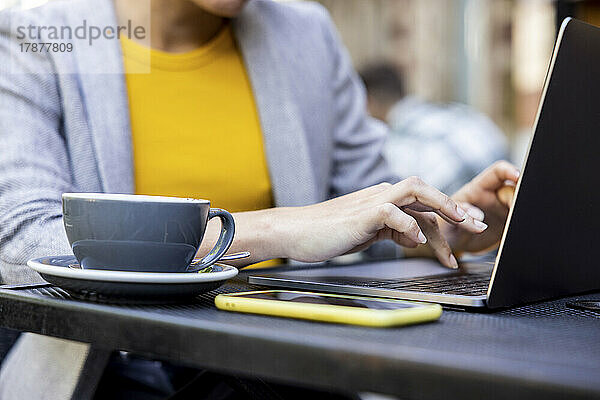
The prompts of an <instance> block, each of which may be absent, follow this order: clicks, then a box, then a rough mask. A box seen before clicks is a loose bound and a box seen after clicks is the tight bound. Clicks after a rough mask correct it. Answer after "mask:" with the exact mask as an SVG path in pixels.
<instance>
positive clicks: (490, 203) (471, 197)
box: [441, 161, 519, 252]
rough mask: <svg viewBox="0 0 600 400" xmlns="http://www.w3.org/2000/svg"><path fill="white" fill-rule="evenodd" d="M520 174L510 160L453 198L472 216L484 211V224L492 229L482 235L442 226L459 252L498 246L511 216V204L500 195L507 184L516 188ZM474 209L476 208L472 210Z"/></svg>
mask: <svg viewBox="0 0 600 400" xmlns="http://www.w3.org/2000/svg"><path fill="white" fill-rule="evenodd" d="M518 179H519V171H518V170H517V168H515V167H514V166H513V165H512V164H510V163H508V162H506V161H498V162H496V163H494V164H493V165H492V166H490V167H489V168H487V169H486V170H485V171H483V172H482V173H481V174H479V175H477V176H476V177H475V178H473V180H472V181H471V182H469V183H467V184H466V185H465V186H463V187H462V188H461V189H460V190H459V191H458V192H456V194H454V195H453V196H452V199H453V200H454V201H456V202H457V203H459V204H461V205H462V206H463V208H465V209H466V210H467V211H468V212H469V214H472V215H475V216H476V217H477V215H476V214H478V213H481V212H483V214H484V215H485V217H484V218H483V221H484V222H485V223H486V224H487V225H488V226H489V227H488V229H486V230H485V232H483V233H482V234H481V235H473V234H472V233H471V232H469V231H466V230H463V229H460V228H459V227H457V226H456V225H453V224H446V223H442V229H441V230H442V232H443V233H444V235H445V237H446V238H447V240H448V242H449V244H450V246H451V247H452V250H454V251H455V252H465V251H466V252H481V251H485V250H489V249H492V248H494V247H496V246H497V245H498V242H499V241H500V238H501V237H502V232H503V231H504V224H505V223H506V217H507V215H508V204H506V200H504V201H502V199H500V198H499V196H498V195H497V192H498V191H499V190H500V189H501V188H503V186H505V185H515V184H516V183H517V180H518ZM471 205H472V206H474V207H475V208H472V209H469V208H470V207H471Z"/></svg>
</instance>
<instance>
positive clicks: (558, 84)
mask: <svg viewBox="0 0 600 400" xmlns="http://www.w3.org/2000/svg"><path fill="white" fill-rule="evenodd" d="M597 251H598V253H597ZM248 281H249V282H250V283H253V284H259V285H264V286H272V287H281V288H294V289H304V290H312V291H322V292H333V293H347V294H358V295H369V296H380V297H390V298H398V299H408V300H422V301H431V302H436V303H441V304H446V305H455V306H462V307H479V308H489V309H495V308H502V307H510V306H515V305H520V304H524V303H530V302H535V301H540V300H546V299H550V298H556V297H560V296H566V295H572V294H576V293H583V292H588V291H594V290H600V28H597V27H594V26H592V25H588V24H586V23H583V22H581V21H577V20H574V19H570V18H568V19H566V20H565V21H564V22H563V23H562V25H561V28H560V31H559V34H558V39H557V41H556V45H555V47H554V52H553V55H552V60H551V62H550V67H549V69H548V73H547V75H546V81H545V83H544V89H543V92H542V97H541V101H540V105H539V109H538V113H537V117H536V121H535V125H534V134H533V137H532V139H531V142H530V144H529V150H528V152H527V156H526V159H525V162H524V165H523V166H522V169H521V178H520V179H519V182H518V184H517V187H516V190H515V198H514V203H513V207H512V208H511V211H510V212H509V215H508V220H507V223H506V226H505V229H504V233H503V235H502V240H501V242H500V247H499V249H498V253H497V256H496V257H495V259H494V261H489V262H467V263H464V262H461V265H460V268H459V270H458V271H451V270H447V269H444V268H443V267H441V265H439V264H438V263H437V262H435V261H434V260H423V259H414V260H411V259H404V260H392V261H386V262H373V263H361V264H358V265H353V266H344V267H332V266H327V265H323V266H317V265H315V266H312V267H308V268H302V269H292V270H289V271H286V270H282V271H281V272H275V271H273V272H262V273H259V272H258V271H257V272H256V273H252V272H251V275H250V276H249V278H248Z"/></svg>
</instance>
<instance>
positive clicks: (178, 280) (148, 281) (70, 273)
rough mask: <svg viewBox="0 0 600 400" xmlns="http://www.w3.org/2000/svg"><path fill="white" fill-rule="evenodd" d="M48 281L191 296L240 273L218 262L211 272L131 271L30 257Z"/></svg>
mask: <svg viewBox="0 0 600 400" xmlns="http://www.w3.org/2000/svg"><path fill="white" fill-rule="evenodd" d="M27 265H28V266H29V267H30V268H32V269H34V270H35V271H37V272H38V273H39V274H40V275H41V276H42V278H44V280H46V281H48V282H49V283H52V284H54V285H56V286H59V287H61V288H63V289H65V290H67V291H71V292H77V293H79V294H85V295H86V296H87V297H89V295H90V294H94V295H101V296H109V297H110V296H113V297H114V296H117V297H126V298H138V297H140V298H153V297H160V298H165V297H175V298H179V297H190V296H195V295H198V294H200V293H204V292H206V291H209V290H213V289H216V288H218V287H219V286H221V285H222V284H223V283H224V282H225V281H226V280H227V279H231V278H233V277H235V276H236V275H237V274H238V270H237V269H236V268H235V267H232V266H229V265H225V264H214V265H213V266H212V268H211V269H212V271H210V272H192V273H185V272H179V273H178V272H165V273H160V272H131V271H110V270H94V269H81V268H80V267H79V263H78V261H77V259H76V258H75V257H74V256H50V257H42V258H37V259H34V260H29V261H28V262H27Z"/></svg>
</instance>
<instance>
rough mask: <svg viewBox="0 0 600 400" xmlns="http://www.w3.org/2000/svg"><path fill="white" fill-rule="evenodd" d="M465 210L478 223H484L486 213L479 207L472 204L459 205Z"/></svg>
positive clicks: (461, 203)
mask: <svg viewBox="0 0 600 400" xmlns="http://www.w3.org/2000/svg"><path fill="white" fill-rule="evenodd" d="M458 204H459V205H460V206H461V207H462V208H463V209H464V210H466V211H467V214H469V215H470V216H471V217H473V219H475V220H477V221H483V220H484V219H485V213H484V212H483V211H482V210H481V208H479V207H475V206H474V205H473V204H471V203H465V202H459V203H458Z"/></svg>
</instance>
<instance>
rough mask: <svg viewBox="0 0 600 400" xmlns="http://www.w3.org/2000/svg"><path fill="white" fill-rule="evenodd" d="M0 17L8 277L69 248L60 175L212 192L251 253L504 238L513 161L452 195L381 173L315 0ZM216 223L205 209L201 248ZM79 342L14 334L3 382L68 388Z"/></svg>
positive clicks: (106, 1)
mask: <svg viewBox="0 0 600 400" xmlns="http://www.w3.org/2000/svg"><path fill="white" fill-rule="evenodd" d="M149 4H151V6H152V8H151V10H150V9H148V6H149ZM144 6H145V7H144ZM0 18H1V19H0V59H2V60H10V62H2V63H0V143H1V145H2V157H0V259H1V261H2V270H1V272H2V277H3V278H4V279H5V280H6V281H10V280H12V281H17V282H19V283H23V280H24V277H28V279H35V278H36V277H35V276H31V275H26V274H30V273H29V272H28V271H27V269H26V268H25V267H19V265H22V264H24V263H25V262H26V261H27V259H29V258H33V257H40V256H45V255H49V254H65V253H69V252H71V249H70V247H69V245H68V242H67V239H66V236H65V233H64V229H63V226H62V221H61V218H62V214H61V194H62V193H63V192H121V193H143V194H156V195H173V196H185V197H200V198H207V199H210V200H211V201H212V204H213V206H214V207H222V208H225V209H228V210H230V211H232V212H234V218H235V222H236V238H235V241H234V243H233V245H232V246H231V249H230V252H237V251H242V250H248V251H250V252H251V254H252V257H251V259H249V260H245V262H246V263H256V262H260V261H264V260H270V259H292V260H298V261H307V262H315V261H322V260H326V259H329V258H331V257H335V256H338V255H341V254H346V253H349V252H354V251H360V250H363V249H367V248H368V247H370V246H371V245H372V244H374V243H375V242H378V241H382V240H386V239H390V240H392V241H393V242H395V244H396V245H400V246H404V247H405V248H414V247H416V246H418V245H420V244H424V243H427V246H428V248H429V249H430V252H431V254H432V255H433V256H435V257H437V259H439V261H440V262H441V263H442V264H444V265H446V266H448V267H451V268H456V267H457V262H456V258H455V256H454V255H453V252H454V253H460V252H463V251H479V250H482V249H487V248H490V247H491V246H494V245H496V244H497V242H498V240H499V238H500V235H501V232H502V229H503V225H504V222H505V219H506V216H507V212H508V209H507V208H506V207H505V206H504V205H503V204H501V203H500V202H499V201H498V199H497V197H496V194H495V193H496V190H497V189H499V188H500V187H502V185H503V184H504V183H505V181H513V182H515V181H516V180H517V178H518V172H517V170H516V169H515V168H514V167H513V166H512V165H510V164H508V163H506V162H499V163H496V164H494V165H492V166H491V167H489V168H488V169H487V170H486V171H484V172H483V173H481V174H480V175H479V176H477V177H476V178H475V179H473V180H472V181H471V182H470V183H468V184H467V185H465V186H464V187H462V188H461V189H460V190H459V191H458V192H456V193H455V194H454V195H452V196H451V197H449V196H447V195H445V194H443V193H441V192H439V191H438V190H436V189H435V188H433V187H431V186H428V185H427V184H426V183H424V182H422V181H421V180H420V179H418V178H414V177H413V178H408V179H405V180H400V179H399V178H398V177H396V176H394V174H393V173H392V172H391V171H390V170H389V168H388V165H387V163H386V161H385V159H384V157H383V156H382V148H383V142H384V139H385V135H386V130H385V128H384V126H383V125H382V124H380V123H378V122H376V121H375V120H374V119H372V118H371V117H369V115H368V114H367V112H366V107H365V94H364V90H363V86H362V84H361V83H360V80H359V79H358V77H357V75H356V73H355V71H354V69H353V68H352V65H351V62H350V59H349V57H348V55H347V53H346V50H345V49H344V47H343V45H342V44H341V43H340V40H339V38H338V36H337V34H336V32H335V29H334V27H333V25H332V23H331V21H330V19H329V18H328V16H327V13H326V12H325V11H324V10H323V9H322V8H321V7H320V6H318V5H316V4H314V3H309V2H306V3H300V4H289V3H275V2H271V1H265V0H253V1H250V2H248V4H246V1H244V0H153V1H152V2H151V3H150V2H144V1H139V0H114V2H113V1H111V0H78V1H69V2H60V1H59V2H51V3H49V4H48V5H46V6H43V7H41V8H39V9H35V10H32V11H23V12H14V13H3V14H2V16H1V17H0ZM83 21H85V22H86V24H87V26H88V27H92V26H94V27H100V28H101V29H104V28H105V27H115V28H114V29H108V30H105V29H104V30H103V32H105V33H106V34H105V35H104V37H102V38H100V39H98V40H95V41H92V40H89V44H88V42H87V41H77V40H75V39H74V40H73V43H74V45H73V51H72V52H66V53H59V52H53V51H48V52H37V53H35V54H34V53H28V52H22V51H21V47H20V41H19V40H17V38H15V36H18V35H17V32H15V29H17V28H18V27H19V26H24V27H28V26H32V25H33V26H71V27H75V26H80V25H82V23H83ZM129 21H132V22H133V25H134V26H136V25H143V26H146V27H148V26H151V28H152V29H151V30H150V29H146V30H144V32H146V33H147V35H149V36H148V37H142V36H143V35H137V36H136V37H133V36H131V35H121V37H120V38H118V37H117V35H115V32H121V30H120V29H119V28H117V27H118V26H125V27H126V26H128V22H129ZM24 32H25V33H27V34H29V33H31V31H28V30H25V31H24ZM33 32H35V34H38V33H39V34H41V36H39V37H37V38H29V37H26V38H24V39H23V37H21V38H20V39H21V42H23V41H28V40H29V41H32V40H35V41H38V42H48V41H51V40H52V39H51V38H48V37H46V36H45V35H48V30H44V31H42V32H39V30H38V31H37V32H36V31H35V29H34V30H33ZM138 32H141V30H140V31H138ZM140 37H141V41H142V43H143V42H147V41H148V39H149V42H150V44H151V48H148V47H145V46H144V45H143V44H140V43H138V41H139V40H138V39H140ZM119 39H120V40H119ZM54 40H56V39H54ZM218 230H219V227H218V226H216V225H215V224H212V223H211V225H210V226H209V228H208V231H207V235H206V239H205V240H204V242H203V245H202V248H201V249H200V251H199V252H200V253H202V254H204V253H205V252H206V251H208V249H210V247H212V245H213V243H214V241H215V240H216V236H217V234H218ZM85 352H86V347H85V346H82V345H80V344H75V343H71V342H63V341H61V342H60V343H57V342H56V340H55V339H48V338H41V337H38V336H32V335H30V336H27V337H26V338H25V339H22V340H21V341H20V343H19V344H18V345H17V348H16V349H15V350H14V351H13V354H12V356H11V358H10V360H9V362H7V363H6V365H5V366H4V368H3V371H2V376H1V377H0V387H2V388H3V389H2V390H4V396H1V395H0V397H2V398H10V397H11V395H12V397H19V396H20V397H21V398H23V397H24V396H25V395H27V396H28V397H30V398H35V397H38V395H39V393H42V391H46V392H45V393H44V394H45V395H46V396H48V393H50V392H52V393H54V396H51V397H61V398H62V397H69V396H70V395H71V394H72V390H73V387H74V382H76V381H77V376H78V373H79V372H78V371H80V369H81V365H82V360H84V359H85ZM44 361H45V362H47V363H50V364H51V365H52V367H51V368H50V367H49V366H48V365H44ZM100 371H101V370H100ZM88 378H89V376H88ZM53 379H62V381H63V382H64V381H65V380H67V381H68V382H71V383H73V385H69V384H67V383H65V384H64V385H56V384H51V382H56V380H53ZM44 382H48V385H45V384H44ZM17 394H18V395H17Z"/></svg>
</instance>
